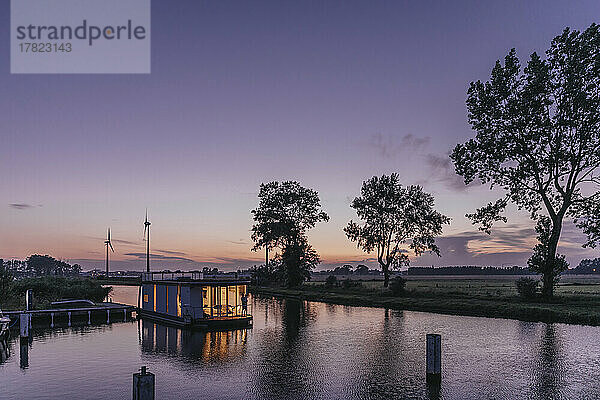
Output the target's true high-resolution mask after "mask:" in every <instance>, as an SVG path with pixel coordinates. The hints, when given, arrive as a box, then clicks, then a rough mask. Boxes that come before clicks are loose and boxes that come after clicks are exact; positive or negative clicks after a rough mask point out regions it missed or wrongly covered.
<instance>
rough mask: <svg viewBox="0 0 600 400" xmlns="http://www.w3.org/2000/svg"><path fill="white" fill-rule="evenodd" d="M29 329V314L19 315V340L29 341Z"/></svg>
mask: <svg viewBox="0 0 600 400" xmlns="http://www.w3.org/2000/svg"><path fill="white" fill-rule="evenodd" d="M30 327H31V314H29V313H21V314H20V315H19V333H20V336H21V339H23V338H27V340H29V328H30Z"/></svg>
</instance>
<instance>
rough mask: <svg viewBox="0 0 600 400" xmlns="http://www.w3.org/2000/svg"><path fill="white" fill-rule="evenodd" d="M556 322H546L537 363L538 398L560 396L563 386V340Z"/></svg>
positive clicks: (536, 390) (535, 373)
mask: <svg viewBox="0 0 600 400" xmlns="http://www.w3.org/2000/svg"><path fill="white" fill-rule="evenodd" d="M559 332H560V331H557V329H556V325H555V324H545V328H544V332H543V336H542V338H541V340H540V344H539V353H538V357H537V360H536V363H535V368H536V370H535V372H534V376H535V377H536V382H535V393H536V396H537V398H538V399H544V400H546V399H555V398H559V397H560V393H561V392H562V391H561V390H560V389H561V388H562V386H563V376H564V373H565V371H564V365H563V363H562V357H561V340H560V337H559Z"/></svg>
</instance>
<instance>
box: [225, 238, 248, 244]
mask: <svg viewBox="0 0 600 400" xmlns="http://www.w3.org/2000/svg"><path fill="white" fill-rule="evenodd" d="M227 243H231V244H239V245H242V244H248V242H247V241H246V240H244V239H240V240H228V241H227Z"/></svg>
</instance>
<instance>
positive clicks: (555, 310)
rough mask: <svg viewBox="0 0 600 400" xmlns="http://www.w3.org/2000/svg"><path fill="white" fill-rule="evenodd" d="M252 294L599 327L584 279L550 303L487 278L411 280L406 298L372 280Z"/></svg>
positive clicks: (597, 300) (599, 315) (593, 294)
mask: <svg viewBox="0 0 600 400" xmlns="http://www.w3.org/2000/svg"><path fill="white" fill-rule="evenodd" d="M515 279H516V278H515ZM251 291H252V292H253V293H256V294H259V295H265V296H282V297H288V298H296V299H302V300H311V301H322V302H327V303H334V304H343V305H351V306H368V307H385V308H391V309H397V310H412V311H426V312H435V313H441V314H454V315H469V316H482V317H493V318H511V319H518V320H523V321H540V322H564V323H571V324H582V325H595V326H598V325H600V283H599V282H598V281H597V280H587V279H585V278H582V279H579V280H576V281H570V282H566V283H563V284H561V285H559V287H558V289H557V295H556V297H555V298H554V299H553V300H552V301H551V302H544V301H542V300H537V299H536V300H523V299H521V298H520V297H518V296H517V294H516V289H515V284H514V280H510V279H498V280H494V279H485V278H475V279H445V278H439V277H437V278H435V279H430V278H429V279H428V278H416V279H414V278H413V279H411V280H409V281H408V282H407V285H406V292H405V294H404V295H402V296H399V297H395V296H392V295H391V293H390V292H389V291H388V290H386V289H384V288H383V286H382V283H381V282H373V281H369V282H362V286H361V287H356V288H342V287H327V286H325V284H324V283H323V282H309V283H305V284H304V285H302V286H301V287H299V288H297V289H286V288H272V287H253V288H251Z"/></svg>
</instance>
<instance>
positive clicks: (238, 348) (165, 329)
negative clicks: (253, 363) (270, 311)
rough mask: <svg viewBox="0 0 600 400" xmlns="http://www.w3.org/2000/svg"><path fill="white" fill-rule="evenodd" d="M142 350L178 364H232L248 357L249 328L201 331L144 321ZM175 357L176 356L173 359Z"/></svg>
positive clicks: (142, 324) (142, 325)
mask: <svg viewBox="0 0 600 400" xmlns="http://www.w3.org/2000/svg"><path fill="white" fill-rule="evenodd" d="M141 336H142V351H143V352H144V353H148V354H154V355H164V356H168V357H169V358H171V359H173V360H174V361H177V362H184V363H186V362H194V361H195V360H201V361H204V362H210V363H220V362H229V361H233V360H238V359H240V358H243V357H244V356H245V354H246V341H247V339H248V329H245V328H244V329H230V330H220V331H215V330H210V331H198V330H191V329H180V328H177V327H172V326H165V325H161V324H159V323H154V322H152V321H149V320H142V321H141ZM171 356H174V357H171Z"/></svg>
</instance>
